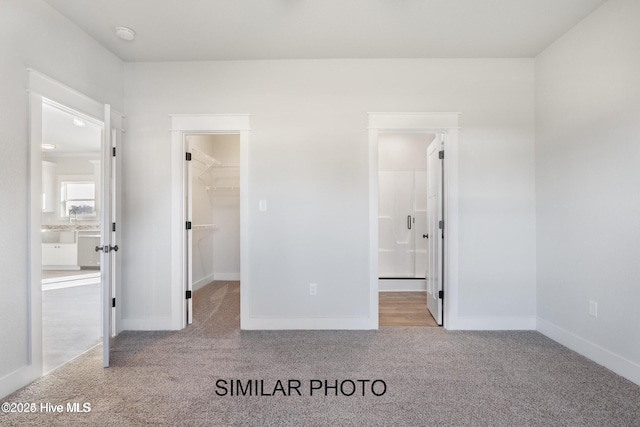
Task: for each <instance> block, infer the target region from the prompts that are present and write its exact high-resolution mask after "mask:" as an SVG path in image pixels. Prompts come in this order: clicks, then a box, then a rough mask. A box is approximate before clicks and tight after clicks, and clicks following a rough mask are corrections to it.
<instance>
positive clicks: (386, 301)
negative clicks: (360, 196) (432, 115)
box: [378, 132, 438, 327]
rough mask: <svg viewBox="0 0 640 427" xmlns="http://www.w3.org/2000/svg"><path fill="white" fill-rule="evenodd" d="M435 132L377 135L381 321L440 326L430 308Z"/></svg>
mask: <svg viewBox="0 0 640 427" xmlns="http://www.w3.org/2000/svg"><path fill="white" fill-rule="evenodd" d="M436 137H437V135H436V134H435V133H416V132H413V133H401V132H398V133H383V134H380V135H379V136H378V236H379V240H378V242H379V248H378V277H379V279H380V282H379V283H380V291H381V294H380V296H379V315H380V318H379V322H380V326H382V327H384V326H438V325H437V322H436V320H435V319H434V318H433V316H432V315H431V314H430V313H429V310H428V309H427V290H428V276H429V238H430V236H429V227H428V212H429V209H428V205H429V200H428V191H427V187H428V172H429V171H428V159H427V151H428V148H429V146H430V144H431V143H432V141H433V140H434V139H436Z"/></svg>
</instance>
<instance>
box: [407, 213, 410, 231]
mask: <svg viewBox="0 0 640 427" xmlns="http://www.w3.org/2000/svg"><path fill="white" fill-rule="evenodd" d="M407 228H408V229H409V230H411V215H407Z"/></svg>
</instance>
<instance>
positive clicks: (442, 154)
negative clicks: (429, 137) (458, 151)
mask: <svg viewBox="0 0 640 427" xmlns="http://www.w3.org/2000/svg"><path fill="white" fill-rule="evenodd" d="M438 158H439V159H444V150H440V151H438Z"/></svg>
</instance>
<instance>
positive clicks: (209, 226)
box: [191, 224, 217, 230]
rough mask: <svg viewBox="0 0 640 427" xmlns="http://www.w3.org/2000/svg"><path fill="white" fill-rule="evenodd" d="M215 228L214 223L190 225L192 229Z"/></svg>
mask: <svg viewBox="0 0 640 427" xmlns="http://www.w3.org/2000/svg"><path fill="white" fill-rule="evenodd" d="M215 228H217V226H216V225H215V224H194V225H192V226H191V229H192V230H213V229H215Z"/></svg>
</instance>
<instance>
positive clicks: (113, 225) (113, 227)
mask: <svg viewBox="0 0 640 427" xmlns="http://www.w3.org/2000/svg"><path fill="white" fill-rule="evenodd" d="M111 231H116V223H115V222H112V223H111Z"/></svg>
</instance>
